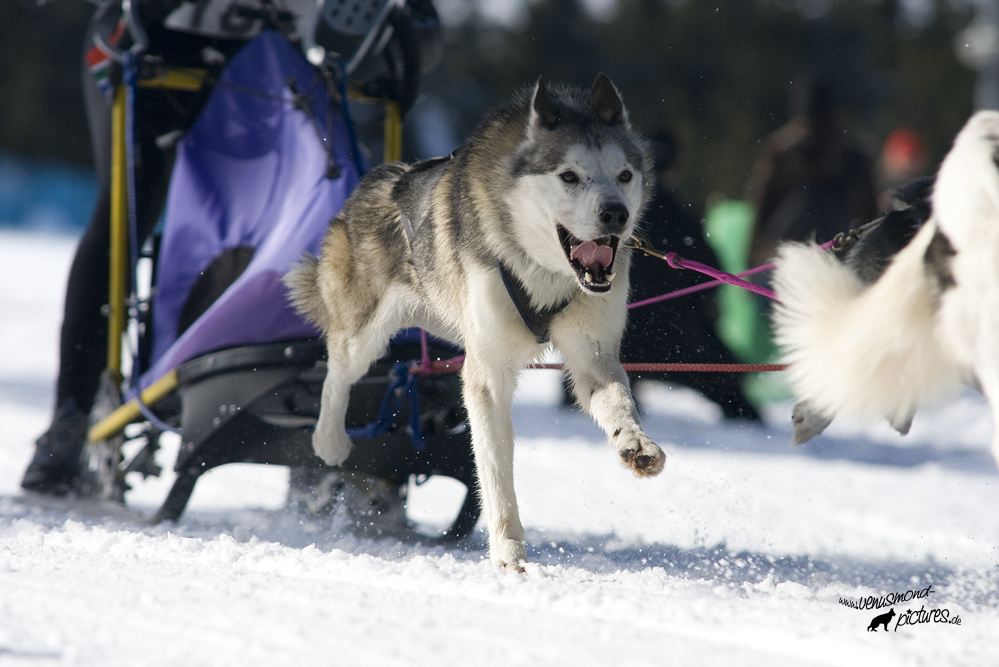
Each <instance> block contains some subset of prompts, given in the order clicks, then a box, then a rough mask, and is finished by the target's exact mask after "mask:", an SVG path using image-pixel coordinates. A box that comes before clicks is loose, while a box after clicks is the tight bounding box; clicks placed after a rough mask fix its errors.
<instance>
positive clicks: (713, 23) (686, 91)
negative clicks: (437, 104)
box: [425, 0, 975, 202]
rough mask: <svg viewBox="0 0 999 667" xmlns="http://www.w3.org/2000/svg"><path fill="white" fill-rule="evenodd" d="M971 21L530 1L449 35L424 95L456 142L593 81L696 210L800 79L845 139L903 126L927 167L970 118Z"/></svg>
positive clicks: (739, 173) (841, 3) (768, 4)
mask: <svg viewBox="0 0 999 667" xmlns="http://www.w3.org/2000/svg"><path fill="white" fill-rule="evenodd" d="M816 5H818V10H821V11H817V10H816V9H815V6H816ZM971 16H972V8H971V7H969V6H968V5H967V4H963V3H953V2H946V1H940V0H937V1H935V2H933V3H932V7H930V8H928V11H927V12H926V13H925V14H923V15H922V16H921V17H920V18H921V24H920V25H913V24H912V23H911V20H910V18H911V17H909V16H908V15H907V13H906V12H905V11H904V9H903V7H902V6H901V4H900V3H899V2H898V1H897V0H880V1H879V0H838V1H836V0H828V1H827V2H818V3H816V2H794V1H792V0H785V1H780V0H715V1H713V2H703V1H700V0H688V1H686V2H677V1H676V0H674V1H673V2H668V1H666V0H618V2H617V9H616V12H615V13H614V14H613V15H612V16H611V17H610V18H609V19H607V20H603V21H602V20H598V19H596V18H593V17H592V16H591V15H590V14H588V13H587V12H586V11H585V10H584V9H583V7H582V6H581V4H580V3H579V2H578V1H577V0H541V1H540V2H537V3H535V4H531V5H529V6H528V10H527V15H526V18H525V20H524V22H523V24H522V25H517V26H515V27H511V28H504V27H502V26H498V25H490V24H487V23H483V22H476V21H468V22H465V23H464V24H463V25H460V26H456V27H454V28H452V29H450V30H449V31H448V33H447V44H446V47H445V53H446V54H447V57H446V58H445V60H444V62H443V63H442V65H441V66H440V68H439V69H438V71H436V72H435V73H434V74H433V75H431V77H429V79H428V81H427V82H426V86H425V90H427V91H432V92H433V93H434V94H437V95H440V96H441V97H442V98H444V99H445V100H447V103H448V105H449V106H450V107H451V108H452V109H454V110H455V121H456V122H457V123H458V124H459V126H460V130H459V133H458V134H459V136H464V133H465V132H467V130H468V129H469V128H470V126H471V124H472V123H474V119H475V118H476V117H477V116H478V115H479V114H480V113H481V112H482V111H483V110H484V109H485V108H486V107H488V106H490V105H492V104H495V103H497V102H501V101H502V100H503V99H504V98H505V97H506V96H507V95H508V94H509V93H510V91H512V90H514V89H515V88H517V87H518V86H522V85H524V84H526V83H529V82H533V81H535V80H536V79H537V77H538V76H539V75H541V76H544V77H545V78H546V79H549V80H564V81H569V82H575V83H579V84H581V85H588V84H589V83H590V82H591V81H592V80H593V78H594V77H595V76H596V74H598V73H599V72H605V73H607V74H608V76H610V77H611V78H612V79H613V81H614V82H615V83H616V84H617V85H618V87H619V88H620V89H621V92H622V95H623V96H624V99H625V102H626V104H627V105H628V107H629V109H630V112H631V118H632V121H633V123H635V124H636V125H637V126H638V127H639V128H640V129H642V130H643V131H645V132H646V133H652V132H656V131H659V130H661V129H667V130H669V131H670V132H671V133H672V134H673V135H674V136H675V137H676V139H677V141H678V143H679V145H680V147H681V150H682V170H683V180H684V183H685V185H686V187H687V189H688V190H689V192H690V195H691V197H692V198H693V200H694V201H695V202H704V201H705V199H706V198H707V197H708V196H709V195H711V194H712V193H719V194H721V195H723V196H727V197H738V196H740V195H741V192H742V188H743V186H744V184H745V181H746V179H747V173H748V171H749V169H750V165H751V163H752V161H753V158H754V157H755V154H756V151H757V148H758V142H759V140H760V139H762V138H763V137H765V136H766V135H767V134H769V133H770V132H772V131H774V130H775V129H777V128H778V127H779V126H780V125H782V124H783V123H784V122H786V121H787V119H788V118H789V104H788V100H789V95H790V93H791V90H792V87H793V86H794V85H799V86H800V85H803V84H804V81H805V79H806V78H807V77H818V78H822V79H824V80H825V81H827V82H828V83H829V84H830V85H831V87H832V89H833V90H834V92H835V93H836V95H837V97H838V98H839V101H840V103H841V106H842V111H843V115H844V121H845V127H846V128H847V131H848V132H850V133H852V134H853V135H854V138H855V140H857V141H858V142H859V143H861V145H863V146H866V147H867V149H868V150H869V151H871V153H872V154H876V153H877V151H878V149H879V147H880V144H881V142H882V141H883V140H884V138H885V137H886V136H887V134H888V133H889V132H890V131H892V130H893V129H895V128H897V127H900V126H908V127H911V128H913V129H914V130H916V131H917V132H918V133H919V134H920V135H922V137H923V138H924V140H925V141H926V143H927V145H928V148H929V152H930V157H931V161H932V163H934V164H935V163H937V162H938V161H939V160H940V159H941V158H942V157H943V155H944V154H945V153H946V151H947V149H948V147H949V145H950V142H951V140H952V139H953V137H954V135H955V134H956V132H957V131H958V130H959V129H960V127H961V126H962V125H963V124H964V121H965V120H966V119H967V117H968V115H969V114H970V113H971V112H972V98H973V89H974V84H975V74H974V72H973V71H971V70H969V69H966V68H965V67H963V66H962V65H960V64H959V63H958V61H957V57H956V55H955V51H954V40H955V34H956V33H957V32H958V31H959V30H960V29H961V28H963V27H964V26H965V25H967V23H968V22H969V20H970V19H971Z"/></svg>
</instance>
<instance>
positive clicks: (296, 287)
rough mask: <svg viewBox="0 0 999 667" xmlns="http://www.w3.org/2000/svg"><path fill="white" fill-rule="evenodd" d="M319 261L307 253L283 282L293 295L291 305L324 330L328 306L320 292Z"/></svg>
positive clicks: (285, 276) (327, 319) (293, 266)
mask: <svg viewBox="0 0 999 667" xmlns="http://www.w3.org/2000/svg"><path fill="white" fill-rule="evenodd" d="M318 272H319V259H318V258H317V257H315V256H314V255H313V254H312V253H309V252H306V253H304V254H303V255H302V258H301V259H300V260H299V261H298V263H296V264H294V265H292V267H291V269H290V270H289V271H288V273H286V274H285V275H284V277H283V278H282V281H283V282H284V284H285V287H287V288H288V293H289V294H290V295H291V303H292V305H293V306H294V307H295V310H296V312H298V314H299V315H302V316H303V317H305V318H306V319H308V320H309V321H310V322H312V323H313V324H315V325H317V326H319V328H320V329H322V330H324V331H325V329H326V327H327V326H328V324H327V322H328V321H329V318H327V317H326V304H325V303H324V302H323V297H322V295H321V294H320V292H319V283H318Z"/></svg>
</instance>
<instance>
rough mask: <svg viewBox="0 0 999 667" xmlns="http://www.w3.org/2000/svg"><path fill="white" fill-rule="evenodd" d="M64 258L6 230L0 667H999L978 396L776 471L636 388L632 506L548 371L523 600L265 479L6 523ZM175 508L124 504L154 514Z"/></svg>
mask: <svg viewBox="0 0 999 667" xmlns="http://www.w3.org/2000/svg"><path fill="white" fill-rule="evenodd" d="M73 244H74V240H73V239H72V238H70V237H60V236H42V235H38V234H31V233H27V232H10V231H0V665H3V666H6V665H33V666H34V665H104V666H118V665H240V666H251V665H313V664H333V665H452V664H460V665H491V664H504V665H573V666H585V665H610V664H615V665H616V664H622V665H695V666H696V665H734V664H737V665H768V666H769V665H879V666H881V665H999V551H997V548H996V546H997V543H999V475H997V472H996V466H995V464H994V463H993V462H992V459H991V456H990V455H989V452H988V441H989V438H990V434H991V432H992V420H991V418H990V416H989V413H988V410H987V407H986V405H985V403H984V401H983V400H982V399H981V398H979V397H978V396H977V395H973V394H967V395H964V396H961V397H960V398H958V399H956V400H954V401H953V402H951V403H949V404H947V405H945V406H942V407H940V408H939V409H936V410H934V411H924V412H922V413H920V414H919V415H918V416H917V418H916V422H915V425H914V426H913V429H912V433H911V434H910V435H909V436H907V437H905V438H902V437H899V436H897V435H895V434H894V432H892V431H891V430H890V429H889V428H888V427H887V426H883V425H879V426H876V427H866V426H860V425H851V424H834V425H833V427H832V428H830V429H829V431H828V432H827V434H826V435H824V436H822V437H821V438H819V439H818V440H816V441H814V442H812V443H810V444H808V445H806V446H805V447H802V448H797V449H791V447H790V446H789V445H788V444H787V442H788V439H789V434H790V432H789V425H788V421H789V410H790V408H789V406H787V405H783V406H776V407H773V408H771V409H770V410H769V411H768V420H767V424H766V425H765V426H749V425H742V424H730V423H726V422H724V421H723V420H722V419H721V418H720V416H719V413H718V411H717V410H715V409H714V406H713V405H712V404H710V403H706V402H705V401H703V400H701V399H700V398H699V397H698V396H696V395H693V394H691V393H690V392H688V391H685V390H682V389H680V388H674V389H669V388H667V387H665V386H661V385H660V386H643V387H641V388H640V391H641V396H642V398H643V399H644V400H645V402H646V404H647V405H648V406H649V412H650V414H648V415H647V416H646V417H645V418H644V422H645V425H646V428H647V430H648V432H649V434H650V435H651V436H652V437H653V438H655V439H656V440H657V441H658V442H659V443H660V444H661V445H662V446H663V447H664V449H665V450H666V451H667V454H668V455H669V462H668V465H667V468H666V470H665V471H664V473H663V474H662V475H661V476H659V477H658V478H656V479H653V480H636V479H634V478H632V477H631V475H630V474H628V473H627V472H626V471H625V470H624V469H622V468H621V467H619V466H618V465H617V464H616V462H615V457H614V456H613V454H612V452H611V450H610V448H609V447H608V446H607V445H606V443H605V442H604V441H603V439H602V437H601V435H600V433H599V432H598V430H597V428H596V427H595V426H594V425H593V424H592V423H591V422H590V421H589V420H588V418H586V417H583V416H581V415H579V414H576V413H573V412H569V411H566V410H563V409H561V408H560V407H558V405H557V404H558V400H557V393H558V381H557V377H556V376H555V375H554V374H553V373H551V372H546V371H534V372H531V373H529V374H526V375H525V376H524V378H523V381H522V388H521V392H520V395H519V399H518V402H517V405H516V414H515V421H516V427H517V433H518V444H517V462H516V466H517V467H516V475H517V490H518V495H519V499H520V503H521V510H522V516H523V519H524V522H525V525H526V528H527V539H528V549H529V553H530V557H531V559H532V561H533V564H532V565H530V566H529V567H528V573H527V575H525V576H520V575H512V574H506V573H502V572H499V571H496V570H495V569H494V568H492V566H490V565H489V563H488V562H487V560H486V553H485V544H484V535H483V534H482V532H481V530H479V531H476V533H475V534H474V535H473V536H472V538H471V539H469V540H468V541H466V542H464V543H462V544H460V545H458V546H456V547H452V548H442V547H432V546H427V545H422V544H414V543H409V542H400V541H398V540H392V539H382V540H376V539H362V538H359V537H354V536H351V535H350V534H349V532H347V531H345V530H344V525H343V520H342V519H333V520H331V521H329V522H328V523H319V524H317V523H316V522H307V521H303V520H302V518H301V517H299V516H297V515H294V514H292V513H290V512H286V511H284V510H282V504H283V502H284V493H285V485H286V481H287V472H286V471H285V470H284V469H280V468H270V467H265V466H252V465H245V464H244V465H231V466H226V467H223V468H219V469H216V470H214V471H212V472H210V473H208V474H207V475H206V476H205V477H204V478H203V479H202V480H201V481H200V482H199V485H198V487H197V489H196V490H195V495H194V497H193V499H192V502H191V504H190V505H189V509H188V511H187V512H186V513H185V514H184V515H183V517H182V518H181V520H180V522H179V523H177V524H170V525H159V526H149V525H145V524H144V523H142V522H141V521H140V520H138V519H137V518H134V517H131V516H129V515H126V514H122V515H121V516H116V517H108V516H106V515H104V516H99V515H95V514H93V513H88V512H87V511H86V510H80V509H69V508H65V507H64V508H61V509H59V508H47V509H46V508H42V507H40V506H39V505H38V504H35V503H25V502H22V501H21V500H20V499H19V497H20V490H19V486H18V484H19V481H20V476H21V474H22V472H23V470H24V467H25V465H26V464H27V462H28V460H29V458H30V456H31V453H32V450H33V447H32V442H33V440H34V438H35V437H36V436H37V435H38V434H39V433H40V432H41V431H42V430H43V428H44V426H45V424H46V422H47V420H48V419H49V416H50V415H49V412H50V409H51V405H50V401H51V392H52V384H53V381H54V375H55V368H56V340H57V338H56V335H57V329H58V323H59V321H60V317H61V314H60V313H61V310H60V309H61V300H62V289H63V282H64V280H65V275H66V271H67V269H68V263H69V260H70V258H71V256H72V250H73ZM161 453H162V454H164V457H163V460H162V461H161V463H163V464H164V466H165V468H166V469H167V470H169V469H170V467H171V464H172V462H173V459H172V458H171V450H170V448H169V447H167V448H165V449H164V450H163V451H162V452H161ZM447 482H449V480H442V481H440V482H437V481H435V480H432V481H431V482H430V483H428V484H426V485H424V486H421V487H418V488H414V489H413V491H412V501H411V506H410V517H411V518H412V519H413V520H415V521H416V522H418V524H419V525H420V527H421V529H423V530H425V531H433V530H434V529H439V528H441V527H442V526H443V525H445V524H446V523H447V522H448V521H449V520H450V519H451V518H452V517H453V513H454V512H455V511H456V502H457V500H456V496H455V489H454V488H453V487H452V486H451V485H450V484H448V483H447ZM169 483H170V475H169V474H165V475H164V477H163V478H162V479H150V480H148V481H145V482H142V481H137V482H136V483H135V485H136V489H135V490H134V491H133V492H132V493H131V494H130V505H131V506H132V507H133V508H135V509H136V510H138V511H139V512H141V513H144V514H147V515H148V514H150V513H151V512H152V511H153V510H154V509H155V508H156V507H157V506H158V504H159V503H160V502H161V501H162V499H163V497H164V495H165V493H166V490H167V488H169ZM455 484H457V483H455ZM927 589H929V590H928V591H927ZM907 591H920V593H919V594H920V595H923V597H914V596H913V595H911V594H910V596H909V597H910V599H909V600H903V601H900V602H898V603H896V604H894V605H893V606H890V607H889V606H881V607H880V608H875V607H876V605H877V604H879V602H878V600H877V598H881V599H882V602H883V601H884V599H883V598H884V596H888V595H890V594H898V595H900V596H904V594H905V593H906V592H907ZM868 596H872V598H873V599H872V605H870V608H869V609H866V610H857V609H854V608H851V607H849V606H846V605H844V604H841V602H840V600H841V599H846V600H849V601H853V602H858V601H860V602H863V601H864V600H866V599H867V598H868ZM889 608H891V609H893V610H894V612H895V614H896V616H895V617H894V618H892V620H891V621H890V622H889V624H888V630H889V631H888V633H887V634H886V633H885V632H884V630H883V629H879V630H877V631H875V632H871V631H869V630H868V625H869V624H870V623H871V621H872V619H873V618H874V617H875V616H877V615H879V614H882V613H887V612H888V611H889ZM920 609H922V610H923V614H920V613H918V612H919V610H920ZM932 610H941V611H938V613H937V616H936V619H937V620H941V619H942V618H943V617H944V616H945V614H944V613H943V611H942V610H946V612H947V613H946V618H947V619H949V620H955V619H957V618H959V619H960V624H957V623H946V624H945V623H940V622H933V620H934V618H933V616H930V615H929V614H927V613H926V612H929V611H932ZM908 611H912V612H916V613H912V614H908V613H907V612H908ZM900 618H901V619H902V621H901V622H902V623H904V622H905V621H906V620H908V621H909V623H908V624H900V620H899V619H900ZM927 618H928V619H929V621H930V622H919V621H922V620H924V619H927Z"/></svg>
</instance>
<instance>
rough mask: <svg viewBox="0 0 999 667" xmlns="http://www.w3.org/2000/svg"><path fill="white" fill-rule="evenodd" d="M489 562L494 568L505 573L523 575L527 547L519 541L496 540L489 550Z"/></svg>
mask: <svg viewBox="0 0 999 667" xmlns="http://www.w3.org/2000/svg"><path fill="white" fill-rule="evenodd" d="M489 560H490V561H492V564H493V565H495V566H496V567H498V568H500V569H502V570H506V571H507V572H517V573H519V574H524V572H525V570H524V564H525V563H526V562H527V547H526V545H525V544H524V543H523V542H521V541H519V540H513V539H509V538H505V539H501V540H498V541H497V543H496V544H493V545H492V546H491V547H490V548H489Z"/></svg>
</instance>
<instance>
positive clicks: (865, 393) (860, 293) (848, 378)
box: [774, 111, 999, 461]
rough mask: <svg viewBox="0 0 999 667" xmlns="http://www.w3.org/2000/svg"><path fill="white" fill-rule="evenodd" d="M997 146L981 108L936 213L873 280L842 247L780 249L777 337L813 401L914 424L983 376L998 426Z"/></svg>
mask: <svg viewBox="0 0 999 667" xmlns="http://www.w3.org/2000/svg"><path fill="white" fill-rule="evenodd" d="M997 155H999V113H997V112H994V111H983V112H979V113H977V114H975V115H974V116H972V118H971V119H970V120H969V121H968V123H967V124H966V125H965V126H964V128H963V129H962V130H961V132H960V133H959V134H958V135H957V138H956V139H955V140H954V146H953V148H952V149H951V151H950V152H949V153H948V155H947V157H946V158H945V159H944V161H943V164H942V165H941V166H940V170H939V172H938V174H937V178H936V183H935V184H934V186H933V194H932V214H931V217H930V219H929V221H928V222H927V223H926V224H924V225H923V226H922V227H921V228H920V229H919V231H918V232H917V233H916V234H915V235H914V236H913V237H912V240H911V241H909V243H908V244H906V245H905V247H904V248H902V249H901V250H900V251H899V252H898V253H897V254H896V255H895V256H894V258H892V259H891V262H890V263H889V264H888V266H887V268H886V269H885V270H884V272H883V274H881V275H880V277H878V278H877V280H876V281H875V282H873V284H870V285H865V283H864V280H863V279H862V278H861V277H859V276H858V275H857V274H856V273H855V271H853V270H852V269H851V268H850V267H848V266H844V265H842V264H841V263H840V262H839V261H838V260H837V259H836V258H835V257H833V256H832V253H827V252H819V251H817V250H815V248H814V247H812V246H807V245H804V244H787V245H785V246H783V247H782V248H781V249H780V250H779V252H778V259H777V269H776V272H775V274H774V285H775V288H776V292H777V295H778V297H779V299H780V303H779V305H778V306H777V307H776V309H775V311H774V324H775V328H776V337H777V342H778V343H779V345H780V346H781V347H782V349H783V350H784V351H785V358H786V361H787V362H788V363H790V364H791V367H790V369H789V377H790V380H791V384H792V387H793V389H794V392H795V394H796V395H797V397H798V399H799V400H800V401H804V402H807V404H808V406H809V409H811V410H813V411H815V412H816V413H817V414H820V415H824V416H825V417H826V418H830V419H831V418H832V416H833V415H835V414H851V415H855V416H858V417H862V418H877V417H887V418H888V419H889V420H890V421H891V422H892V423H893V424H904V423H905V422H906V421H907V420H908V419H909V418H910V417H911V415H912V414H913V413H914V412H915V410H916V408H917V407H918V406H919V405H923V404H926V403H929V402H931V401H933V400H936V399H939V398H941V397H942V396H944V395H947V394H950V393H953V392H955V391H957V390H958V389H959V388H960V386H961V385H962V384H970V385H972V386H975V383H976V382H977V386H979V387H980V388H981V390H982V392H983V393H984V394H985V397H986V398H987V399H988V401H989V403H990V405H991V407H992V412H993V417H994V418H995V421H996V424H997V425H999V336H997V335H996V332H997V331H999V166H997V163H996V159H997ZM992 453H993V455H994V456H995V458H996V460H997V461H999V428H997V430H996V432H995V433H993V439H992Z"/></svg>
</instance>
